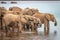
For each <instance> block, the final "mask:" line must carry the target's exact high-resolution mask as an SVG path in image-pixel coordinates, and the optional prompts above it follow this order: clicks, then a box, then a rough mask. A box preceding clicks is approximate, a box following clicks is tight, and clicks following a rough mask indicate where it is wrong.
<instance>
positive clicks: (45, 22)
mask: <svg viewBox="0 0 60 40" xmlns="http://www.w3.org/2000/svg"><path fill="white" fill-rule="evenodd" d="M46 27H47V21H46V20H45V21H44V34H45V35H46V34H47V33H46V31H47V30H46Z"/></svg>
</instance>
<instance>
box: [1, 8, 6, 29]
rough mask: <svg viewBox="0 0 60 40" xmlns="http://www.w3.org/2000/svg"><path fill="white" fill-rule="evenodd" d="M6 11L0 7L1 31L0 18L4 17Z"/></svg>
mask: <svg viewBox="0 0 60 40" xmlns="http://www.w3.org/2000/svg"><path fill="white" fill-rule="evenodd" d="M6 10H7V9H6V8H5V7H0V29H2V23H3V21H2V18H3V16H4V12H5V11H6Z"/></svg>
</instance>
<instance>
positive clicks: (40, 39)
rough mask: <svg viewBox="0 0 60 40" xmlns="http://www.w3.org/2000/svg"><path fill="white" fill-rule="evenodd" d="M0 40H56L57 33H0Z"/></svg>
mask: <svg viewBox="0 0 60 40" xmlns="http://www.w3.org/2000/svg"><path fill="white" fill-rule="evenodd" d="M0 40H57V33H56V32H54V33H50V34H49V35H44V33H43V32H39V33H16V32H11V33H3V32H0Z"/></svg>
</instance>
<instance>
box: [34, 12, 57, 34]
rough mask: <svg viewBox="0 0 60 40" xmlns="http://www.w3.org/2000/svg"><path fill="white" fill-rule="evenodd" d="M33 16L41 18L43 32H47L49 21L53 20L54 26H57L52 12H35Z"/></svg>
mask: <svg viewBox="0 0 60 40" xmlns="http://www.w3.org/2000/svg"><path fill="white" fill-rule="evenodd" d="M33 16H34V17H37V18H39V19H40V20H41V23H42V24H44V33H46V29H47V33H46V34H49V21H52V22H54V26H57V20H56V18H55V16H54V15H53V14H50V13H40V12H39V13H35V14H34V15H33Z"/></svg>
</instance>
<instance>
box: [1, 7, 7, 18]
mask: <svg viewBox="0 0 60 40" xmlns="http://www.w3.org/2000/svg"><path fill="white" fill-rule="evenodd" d="M5 11H7V10H6V8H5V7H0V17H3V15H4V14H5Z"/></svg>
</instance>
